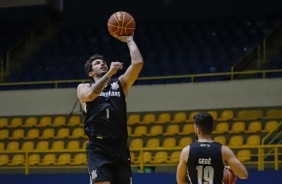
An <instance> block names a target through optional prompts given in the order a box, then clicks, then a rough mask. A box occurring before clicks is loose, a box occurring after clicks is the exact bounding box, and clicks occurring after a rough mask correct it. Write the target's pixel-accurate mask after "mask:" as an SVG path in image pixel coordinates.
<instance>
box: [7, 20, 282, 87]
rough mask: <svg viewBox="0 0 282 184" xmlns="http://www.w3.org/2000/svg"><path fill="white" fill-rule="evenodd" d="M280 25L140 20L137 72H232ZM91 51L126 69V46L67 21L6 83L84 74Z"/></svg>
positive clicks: (275, 62)
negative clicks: (141, 59) (140, 62)
mask: <svg viewBox="0 0 282 184" xmlns="http://www.w3.org/2000/svg"><path fill="white" fill-rule="evenodd" d="M278 25H280V21H278V20H267V19H264V20H231V21H230V20H229V21H202V22H200V21H198V22H191V23H189V24H177V23H174V24H169V23H168V24H163V23H159V24H154V25H150V24H148V25H138V27H137V28H136V34H135V35H136V36H135V40H136V42H137V43H138V45H139V47H140V50H141V52H142V55H143V57H144V61H145V65H144V68H143V70H142V72H141V74H140V77H152V76H168V75H185V74H203V73H217V72H230V70H231V66H232V65H233V64H234V63H235V62H236V61H237V60H238V59H239V58H240V57H242V56H244V54H246V53H248V52H249V51H250V50H251V49H252V48H253V47H254V46H255V45H257V44H258V43H260V42H261V41H262V38H263V37H264V36H266V35H268V34H269V33H270V32H271V31H272V30H273V29H275V28H276V27H277V26H278ZM155 33H158V34H155ZM113 50H114V51H115V52H113ZM94 53H100V54H104V55H105V56H106V57H107V58H108V60H109V61H113V60H119V61H123V62H124V65H125V67H124V70H125V69H126V68H127V67H128V65H129V62H130V58H129V53H128V49H127V48H126V45H125V44H122V43H120V42H119V41H117V40H115V39H114V38H113V37H111V36H110V34H109V33H108V30H107V28H106V27H105V26H104V27H100V26H70V25H65V26H63V28H62V29H61V30H60V31H59V32H58V34H57V35H56V36H55V37H54V38H53V39H52V40H50V41H49V42H48V43H47V44H46V45H45V46H43V48H41V49H40V50H39V51H37V52H36V53H34V54H33V55H32V56H31V58H30V59H29V61H28V62H27V63H25V64H23V66H21V67H20V69H19V70H18V71H15V72H14V73H12V74H11V75H10V78H9V82H28V81H52V80H72V79H76V80H77V79H78V80H79V79H86V78H87V76H86V74H85V73H84V69H83V65H84V63H85V61H86V60H87V59H88V58H89V56H91V55H92V54H94ZM280 65H281V62H280V60H279V59H278V60H273V64H271V67H272V68H273V67H275V68H281V66H280ZM119 74H120V73H118V74H117V75H119ZM279 76H280V74H278V75H269V76H268V77H279ZM229 79H230V76H213V77H198V78H196V79H195V81H196V82H204V81H220V80H229ZM181 82H191V79H190V78H183V79H156V80H150V81H148V80H140V81H137V82H136V83H135V84H136V85H139V84H165V83H169V84H170V83H181ZM76 86H77V83H67V84H59V86H58V87H62V88H65V87H76ZM52 87H54V86H53V85H51V84H41V85H31V86H14V87H12V88H13V89H25V88H27V89H37V88H52ZM4 89H6V88H4Z"/></svg>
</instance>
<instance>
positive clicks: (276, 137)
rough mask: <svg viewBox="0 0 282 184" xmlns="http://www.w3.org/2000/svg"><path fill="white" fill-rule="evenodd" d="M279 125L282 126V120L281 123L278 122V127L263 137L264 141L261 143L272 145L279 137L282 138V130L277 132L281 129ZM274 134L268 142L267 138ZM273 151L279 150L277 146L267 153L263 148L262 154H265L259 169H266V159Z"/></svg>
mask: <svg viewBox="0 0 282 184" xmlns="http://www.w3.org/2000/svg"><path fill="white" fill-rule="evenodd" d="M279 127H282V121H280V123H279V124H278V126H277V128H276V129H275V130H272V131H271V132H269V133H268V134H267V135H266V136H264V137H263V139H262V141H261V144H262V145H272V144H273V142H274V141H275V140H277V139H278V138H281V135H282V130H281V131H278V132H277V130H279ZM275 133H276V135H274V134H275ZM272 135H274V136H273V137H272V139H271V140H270V141H269V142H268V143H266V140H267V139H268V138H270V136H272ZM273 151H274V152H277V150H276V149H275V148H273V149H269V150H268V152H267V153H266V154H264V150H262V155H263V157H261V159H262V160H261V161H260V162H261V165H260V167H259V170H264V165H265V164H264V160H265V158H267V157H268V156H271V155H272V153H273Z"/></svg>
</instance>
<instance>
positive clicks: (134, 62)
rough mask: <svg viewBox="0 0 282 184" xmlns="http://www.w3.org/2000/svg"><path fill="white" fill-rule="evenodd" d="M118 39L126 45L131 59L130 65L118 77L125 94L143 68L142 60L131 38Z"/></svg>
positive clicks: (122, 37) (121, 37)
mask: <svg viewBox="0 0 282 184" xmlns="http://www.w3.org/2000/svg"><path fill="white" fill-rule="evenodd" d="M118 39H119V40H121V41H122V42H126V43H127V46H128V48H129V52H130V57H131V65H130V66H129V67H128V68H127V70H126V72H125V73H124V74H123V75H121V76H120V77H119V80H120V82H121V84H122V88H123V90H124V91H125V93H126V92H127V90H128V89H129V88H130V87H131V86H132V85H133V83H134V82H135V80H136V79H137V77H138V75H139V73H140V71H141V69H142V67H143V58H142V56H141V54H140V51H139V49H138V47H137V45H136V43H135V41H134V40H133V37H132V36H120V37H118Z"/></svg>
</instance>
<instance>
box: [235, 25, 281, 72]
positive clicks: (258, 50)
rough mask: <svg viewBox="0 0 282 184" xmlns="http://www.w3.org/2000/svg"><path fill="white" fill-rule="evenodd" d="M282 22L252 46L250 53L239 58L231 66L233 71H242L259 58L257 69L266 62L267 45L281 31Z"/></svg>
mask: <svg viewBox="0 0 282 184" xmlns="http://www.w3.org/2000/svg"><path fill="white" fill-rule="evenodd" d="M281 30H282V24H280V25H278V26H277V27H276V28H274V29H273V30H272V32H270V34H268V35H265V36H264V37H263V39H262V40H261V42H260V43H258V44H257V45H256V46H254V47H253V48H251V49H250V50H249V52H248V53H246V54H245V55H244V56H242V57H241V58H239V60H238V61H237V62H236V63H235V64H234V65H233V66H232V67H231V71H234V72H235V71H242V70H243V69H244V68H245V67H246V66H247V65H248V64H250V63H251V62H252V61H254V60H255V59H256V60H257V69H260V67H261V65H262V64H265V63H266V54H267V50H266V49H267V46H268V45H269V44H270V43H271V42H272V41H273V40H274V39H275V38H276V37H277V36H278V35H279V34H280V33H281Z"/></svg>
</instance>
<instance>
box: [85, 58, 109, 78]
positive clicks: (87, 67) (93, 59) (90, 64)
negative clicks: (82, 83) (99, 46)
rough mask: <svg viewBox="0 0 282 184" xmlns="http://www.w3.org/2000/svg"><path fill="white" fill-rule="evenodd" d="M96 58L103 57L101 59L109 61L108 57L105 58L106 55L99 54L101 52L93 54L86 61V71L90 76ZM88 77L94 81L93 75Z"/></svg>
mask: <svg viewBox="0 0 282 184" xmlns="http://www.w3.org/2000/svg"><path fill="white" fill-rule="evenodd" d="M96 59H101V60H103V61H105V62H107V61H106V59H105V57H104V56H103V55H99V54H94V55H92V56H91V57H90V58H89V59H88V60H87V61H86V63H85V64H84V71H85V72H86V74H87V76H88V73H89V72H91V71H92V62H93V61H95V60H96ZM88 78H89V79H91V80H92V81H93V78H92V77H89V76H88Z"/></svg>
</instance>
